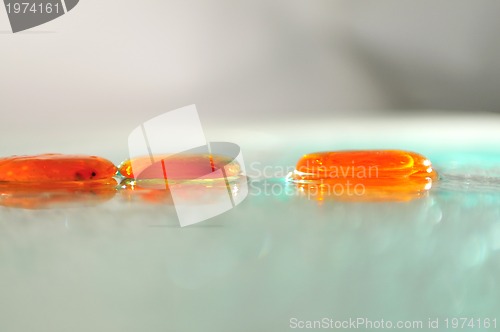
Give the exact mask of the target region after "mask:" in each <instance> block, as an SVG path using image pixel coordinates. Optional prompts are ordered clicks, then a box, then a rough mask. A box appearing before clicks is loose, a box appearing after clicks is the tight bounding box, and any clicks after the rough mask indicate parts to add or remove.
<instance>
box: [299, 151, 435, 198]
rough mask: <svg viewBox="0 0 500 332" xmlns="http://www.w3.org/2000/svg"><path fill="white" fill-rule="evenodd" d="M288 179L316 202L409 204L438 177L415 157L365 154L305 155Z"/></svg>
mask: <svg viewBox="0 0 500 332" xmlns="http://www.w3.org/2000/svg"><path fill="white" fill-rule="evenodd" d="M291 178H292V180H293V181H294V182H295V183H296V184H297V185H298V186H299V187H300V188H301V190H302V191H303V192H305V193H306V194H307V195H309V196H310V197H311V196H312V197H314V198H316V199H318V200H322V199H324V198H325V197H335V198H338V199H344V200H345V199H347V200H409V199H413V198H415V197H419V196H422V194H423V193H425V192H426V191H428V190H429V189H430V188H431V186H432V182H433V181H435V180H437V178H438V175H437V173H436V171H435V170H434V169H433V168H432V164H431V162H430V161H429V159H427V158H426V157H424V156H422V155H420V154H418V153H414V152H408V151H402V150H373V151H372V150H368V151H337V152H319V153H311V154H307V155H305V156H303V157H302V158H301V159H300V160H299V162H298V163H297V166H296V169H295V171H294V172H293V174H292V176H291Z"/></svg>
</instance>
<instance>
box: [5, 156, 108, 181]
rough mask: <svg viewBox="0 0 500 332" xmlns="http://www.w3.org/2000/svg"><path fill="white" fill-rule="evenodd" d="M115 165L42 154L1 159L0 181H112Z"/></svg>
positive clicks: (79, 157) (89, 159)
mask: <svg viewBox="0 0 500 332" xmlns="http://www.w3.org/2000/svg"><path fill="white" fill-rule="evenodd" d="M116 170H117V168H116V166H115V165H113V163H112V162H110V161H109V160H106V159H104V158H100V157H96V156H83V155H64V154H42V155H36V156H13V157H8V158H0V182H36V183H41V182H61V181H90V180H103V179H111V178H112V177H113V176H114V175H115V174H116Z"/></svg>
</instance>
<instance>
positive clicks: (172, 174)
mask: <svg viewBox="0 0 500 332" xmlns="http://www.w3.org/2000/svg"><path fill="white" fill-rule="evenodd" d="M162 159H164V160H162ZM154 160H157V161H156V162H153V163H152V162H151V157H139V158H134V159H129V160H126V161H124V162H123V163H121V165H120V166H119V167H118V171H119V172H120V174H121V175H122V176H124V177H125V178H127V179H141V180H147V179H169V180H193V179H197V178H200V177H204V178H206V179H214V178H217V177H220V176H219V175H218V174H217V173H213V172H214V171H215V170H218V169H221V168H223V169H224V171H225V173H226V177H233V176H238V175H239V174H240V172H241V168H240V165H239V164H238V163H237V162H235V161H233V160H231V158H228V157H225V156H218V155H204V154H199V155H183V154H180V155H174V156H167V155H166V156H161V155H160V156H154Z"/></svg>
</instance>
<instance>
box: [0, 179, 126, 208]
mask: <svg viewBox="0 0 500 332" xmlns="http://www.w3.org/2000/svg"><path fill="white" fill-rule="evenodd" d="M116 186H117V183H116V181H115V180H114V179H111V180H108V179H104V180H92V181H64V182H55V183H50V182H46V183H43V182H42V183H5V182H3V183H2V182H0V205H2V206H5V207H10V208H21V209H50V208H59V207H71V206H77V207H81V206H93V205H97V204H101V203H104V202H107V201H109V200H111V199H112V198H113V197H114V196H115V194H116Z"/></svg>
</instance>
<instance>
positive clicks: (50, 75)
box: [0, 0, 500, 159]
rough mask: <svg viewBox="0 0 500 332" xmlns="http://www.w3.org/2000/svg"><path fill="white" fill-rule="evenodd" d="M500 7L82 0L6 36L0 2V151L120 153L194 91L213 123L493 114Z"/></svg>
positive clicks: (481, 1) (380, 1)
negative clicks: (136, 131)
mask: <svg viewBox="0 0 500 332" xmlns="http://www.w3.org/2000/svg"><path fill="white" fill-rule="evenodd" d="M499 13H500V3H499V2H498V1H494V0H474V1H470V0H419V1H409V0H377V1H375V0H310V1H303V0H283V1H276V0H274V1H269V0H265V1H262V0H254V1H236V2H235V1H229V0H219V1H200V0H182V1H181V0H179V1H172V0H162V1H158V0H156V1H155V0H143V1H140V2H137V1H132V0H120V1H118V0H109V1H98V0H81V1H80V3H79V4H78V6H77V7H76V8H75V9H74V10H73V11H71V12H69V13H68V14H66V15H64V16H62V17H61V18H59V19H56V20H54V21H52V22H49V23H47V24H45V25H42V26H39V27H36V28H34V29H31V30H28V31H25V32H21V33H17V34H12V33H11V31H10V26H9V22H8V18H7V14H6V12H5V11H4V10H0V43H1V45H2V47H1V52H0V114H1V118H0V119H1V121H0V141H1V142H2V143H1V144H2V145H1V150H0V151H1V154H2V155H9V154H23V153H41V152H48V151H58V152H73V153H91V154H92V153H101V154H105V155H106V154H107V155H109V154H111V153H112V152H114V153H116V151H120V152H119V156H118V155H116V158H117V159H118V158H122V157H123V156H125V155H126V151H127V150H126V139H127V136H128V134H129V132H130V131H131V130H132V129H133V128H135V127H136V126H137V125H138V124H140V123H141V122H143V121H145V120H148V119H150V118H152V117H154V116H156V115H159V114H161V113H163V112H166V111H168V110H172V109H175V108H178V107H182V106H185V105H189V104H193V103H195V104H196V105H197V106H198V109H199V111H200V116H201V117H202V121H203V123H204V124H205V125H207V126H208V127H210V126H211V125H215V124H217V125H219V126H237V125H238V124H243V123H244V124H255V125H258V124H263V123H276V122H277V123H282V122H283V121H300V120H308V119H309V120H310V119H324V118H327V119H335V118H339V117H351V116H358V115H361V116H366V115H369V116H378V115H379V114H382V113H384V114H387V113H389V116H399V115H401V114H425V115H424V116H428V117H430V118H432V117H433V116H434V114H438V113H439V114H442V113H443V112H449V113H452V112H453V113H456V112H467V113H473V112H474V113H476V112H497V111H499V110H500V93H498V91H499V86H500V85H499V83H500V44H499V43H498V32H499V31H500V21H499V20H498V15H499ZM450 125H451V124H450ZM61 137H63V138H64V139H61ZM228 139H229V140H230V139H231V138H228ZM96 141H98V142H99V144H96Z"/></svg>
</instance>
